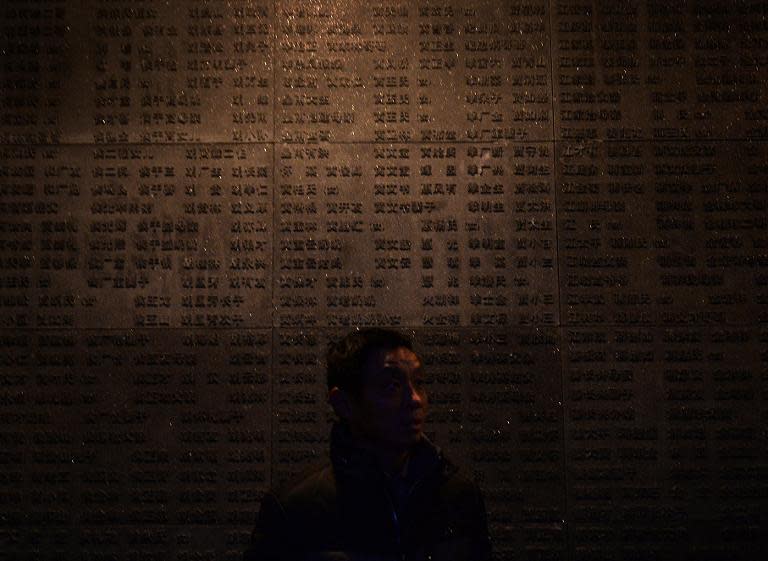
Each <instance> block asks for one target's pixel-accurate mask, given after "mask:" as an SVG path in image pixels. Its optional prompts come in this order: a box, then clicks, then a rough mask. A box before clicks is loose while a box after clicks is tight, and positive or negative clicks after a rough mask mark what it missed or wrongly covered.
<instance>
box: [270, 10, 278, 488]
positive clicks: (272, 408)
mask: <svg viewBox="0 0 768 561" xmlns="http://www.w3.org/2000/svg"><path fill="white" fill-rule="evenodd" d="M277 24H278V20H277V0H272V41H271V42H270V46H269V50H270V59H271V61H272V98H271V99H270V102H271V103H272V141H271V142H270V147H271V148H272V297H271V299H270V300H271V310H270V313H271V315H272V321H271V322H270V323H271V329H270V331H271V332H272V338H271V341H272V348H271V349H270V351H271V353H270V356H271V360H270V372H269V463H270V466H269V486H270V487H272V486H273V485H274V481H275V479H274V472H275V465H276V462H275V445H274V442H275V427H274V419H275V375H276V372H275V331H276V329H277V327H276V326H277V323H276V321H277V307H276V306H275V283H276V282H277V278H276V274H275V269H276V267H275V266H276V264H277V138H276V137H277V115H276V112H277V103H276V102H275V96H276V95H277V85H276V82H275V80H276V77H277V60H276V53H277V48H276V47H275V46H276V45H277Z"/></svg>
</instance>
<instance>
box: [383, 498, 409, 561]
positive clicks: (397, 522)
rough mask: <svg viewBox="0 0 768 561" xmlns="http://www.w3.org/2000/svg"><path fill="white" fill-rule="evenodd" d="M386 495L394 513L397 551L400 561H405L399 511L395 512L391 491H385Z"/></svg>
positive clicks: (393, 522) (393, 521) (393, 520)
mask: <svg viewBox="0 0 768 561" xmlns="http://www.w3.org/2000/svg"><path fill="white" fill-rule="evenodd" d="M384 494H385V495H386V496H387V500H388V501H389V509H390V512H391V513H392V524H393V525H394V527H395V543H396V544H397V551H398V553H399V554H400V559H402V560H403V561H405V552H404V551H403V543H402V531H401V529H400V520H399V519H398V518H397V511H396V510H395V503H393V502H392V497H391V496H390V495H389V491H385V492H384Z"/></svg>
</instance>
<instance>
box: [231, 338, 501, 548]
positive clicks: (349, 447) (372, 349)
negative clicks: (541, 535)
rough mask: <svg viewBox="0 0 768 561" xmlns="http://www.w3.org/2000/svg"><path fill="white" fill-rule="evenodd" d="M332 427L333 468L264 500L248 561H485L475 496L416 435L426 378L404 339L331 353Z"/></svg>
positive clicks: (352, 341)
mask: <svg viewBox="0 0 768 561" xmlns="http://www.w3.org/2000/svg"><path fill="white" fill-rule="evenodd" d="M327 367H328V371H327V374H328V380H327V381H328V399H329V401H330V403H331V405H332V406H333V409H334V411H335V412H336V414H337V415H338V417H339V420H338V421H337V422H336V423H335V424H334V426H333V428H332V431H331V450H330V452H331V454H330V455H331V462H330V465H328V466H325V467H323V468H321V469H319V470H317V471H314V472H312V473H310V474H309V475H307V476H304V477H303V478H301V479H300V480H299V481H297V482H295V483H293V484H292V485H290V486H289V487H288V488H286V489H285V490H283V491H281V492H278V493H269V494H267V495H266V496H265V497H264V500H263V501H262V505H261V512H260V514H259V520H258V524H257V526H256V529H255V530H254V532H253V540H252V543H251V547H250V548H249V549H248V551H247V552H246V554H245V560H246V561H257V560H258V561H276V560H285V561H288V560H290V561H294V560H296V561H298V560H328V561H331V560H339V561H341V560H350V561H352V560H354V561H358V560H359V561H362V560H366V561H368V560H395V559H397V560H402V561H426V560H432V561H448V560H451V561H486V560H487V559H489V558H490V541H489V539H488V529H487V523H486V515H485V507H484V505H483V498H482V495H481V493H480V491H479V489H478V487H477V486H476V485H475V484H474V483H472V482H471V481H469V480H468V479H466V478H464V477H463V476H461V475H460V474H459V473H458V470H457V468H456V467H455V466H454V465H452V464H451V463H450V462H449V461H448V460H446V458H445V457H444V456H443V454H442V453H441V451H440V449H439V448H437V447H436V446H435V445H434V444H432V443H431V442H430V441H429V440H428V439H427V438H426V437H425V436H424V433H423V429H424V423H425V419H426V414H427V393H426V389H425V386H424V371H423V369H422V364H421V361H420V359H419V357H418V356H417V355H416V353H415V352H414V351H413V345H412V343H411V341H410V339H409V338H407V337H405V336H404V335H401V334H400V333H397V332H394V331H389V330H384V329H366V330H362V331H353V332H352V333H350V334H349V335H347V336H346V337H344V338H343V339H342V340H341V341H339V342H337V343H335V344H332V345H331V346H330V347H329V351H328V356H327Z"/></svg>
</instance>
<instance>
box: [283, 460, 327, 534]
mask: <svg viewBox="0 0 768 561" xmlns="http://www.w3.org/2000/svg"><path fill="white" fill-rule="evenodd" d="M274 497H275V499H276V500H277V502H278V503H279V504H280V506H281V507H282V510H283V511H284V513H285V516H286V518H288V520H291V521H294V522H298V521H300V519H303V518H306V517H316V516H327V515H328V514H330V511H332V510H333V509H334V508H335V505H336V480H335V478H334V475H333V468H332V467H331V465H330V464H327V463H326V464H321V465H315V466H313V467H311V468H308V469H307V470H305V471H304V472H302V473H301V474H300V475H299V476H297V477H296V478H294V479H292V480H290V481H288V482H287V483H285V484H284V485H281V486H280V487H279V488H278V489H276V490H275V492H274Z"/></svg>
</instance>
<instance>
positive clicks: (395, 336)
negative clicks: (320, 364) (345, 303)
mask: <svg viewBox="0 0 768 561" xmlns="http://www.w3.org/2000/svg"><path fill="white" fill-rule="evenodd" d="M400 347H405V348H406V349H409V350H411V351H412V350H413V341H412V340H411V338H410V337H408V336H407V335H404V334H402V333H399V332H397V331H393V330H391V329H382V328H379V327H372V328H367V329H360V330H355V331H352V332H350V333H348V334H347V335H345V336H344V338H342V339H340V340H339V341H336V342H332V343H330V344H329V345H328V354H327V355H326V364H327V371H326V372H327V382H328V389H329V390H330V389H331V388H333V387H338V388H340V389H343V390H346V391H349V392H351V393H353V394H359V393H360V391H361V390H362V388H363V366H364V365H365V361H366V360H368V357H369V356H370V354H371V352H373V351H375V350H385V351H390V350H394V349H397V348H400Z"/></svg>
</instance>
